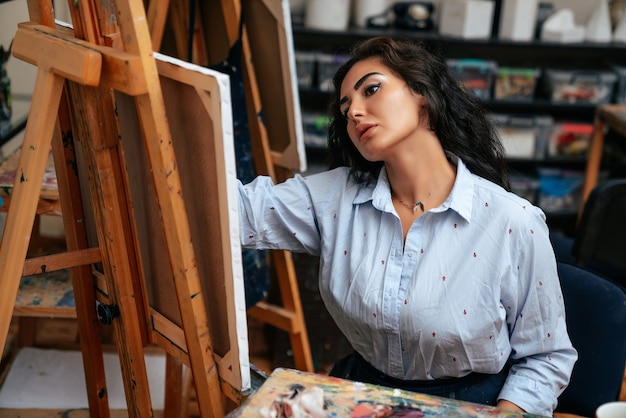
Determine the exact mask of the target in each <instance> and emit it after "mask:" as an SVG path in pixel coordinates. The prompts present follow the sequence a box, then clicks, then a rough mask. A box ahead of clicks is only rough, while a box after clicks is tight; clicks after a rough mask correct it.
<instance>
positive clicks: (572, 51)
mask: <svg viewBox="0 0 626 418" xmlns="http://www.w3.org/2000/svg"><path fill="white" fill-rule="evenodd" d="M292 32H293V38H294V43H295V45H297V48H299V49H308V50H313V49H320V50H323V51H326V52H331V53H343V52H346V51H347V50H348V49H349V48H350V47H351V46H352V45H353V44H354V43H356V42H358V41H361V40H364V39H367V38H370V37H373V36H391V37H395V38H409V39H416V40H423V41H425V42H426V43H428V44H430V45H432V46H433V47H435V48H438V49H439V50H440V51H441V52H442V53H444V54H445V55H447V56H450V57H452V56H455V57H464V56H465V57H468V58H469V57H473V58H482V59H493V58H494V57H498V61H501V62H506V63H509V65H510V64H514V63H521V62H524V63H537V62H542V63H550V64H551V65H555V66H558V65H559V64H562V63H564V62H565V63H567V66H568V67H570V66H571V65H572V63H573V62H576V63H578V64H579V65H581V66H583V68H585V67H589V66H590V65H598V64H601V63H605V62H608V61H609V60H607V57H609V56H610V61H615V60H619V61H620V62H626V44H625V43H619V42H610V43H593V42H579V43H555V42H541V41H530V42H517V41H510V40H502V39H497V38H489V39H462V38H454V37H449V36H443V35H440V34H439V33H436V32H420V31H406V30H399V29H362V28H350V29H348V30H347V31H345V32H339V31H326V30H319V29H308V28H305V27H303V26H293V28H292ZM617 57H619V59H618V58H617Z"/></svg>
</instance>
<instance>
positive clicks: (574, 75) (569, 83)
mask: <svg viewBox="0 0 626 418" xmlns="http://www.w3.org/2000/svg"><path fill="white" fill-rule="evenodd" d="M616 81H617V74H615V73H614V72H612V71H564V70H556V69H547V70H546V82H547V89H548V93H549V95H550V97H551V99H552V101H553V102H554V103H593V104H601V103H608V102H610V101H611V99H612V96H613V90H614V88H615V82H616Z"/></svg>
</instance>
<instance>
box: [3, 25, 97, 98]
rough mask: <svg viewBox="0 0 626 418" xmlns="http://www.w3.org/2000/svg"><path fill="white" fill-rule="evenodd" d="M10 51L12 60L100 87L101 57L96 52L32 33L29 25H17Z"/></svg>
mask: <svg viewBox="0 0 626 418" xmlns="http://www.w3.org/2000/svg"><path fill="white" fill-rule="evenodd" d="M41 28H45V27H44V26H41ZM46 29H47V30H52V29H51V28H46ZM12 51H13V55H14V56H15V57H16V58H19V59H21V60H24V61H26V62H29V63H31V64H33V65H36V66H38V67H39V68H44V69H47V70H48V71H50V72H52V73H55V74H58V75H59V76H61V77H63V78H67V79H69V80H72V81H75V82H77V83H81V84H84V85H87V86H97V85H98V84H99V83H100V72H101V68H102V56H101V55H100V53H99V52H98V51H94V50H92V49H90V48H86V47H85V45H81V44H77V43H72V42H67V39H63V38H59V37H55V36H51V35H50V34H49V33H47V31H46V30H42V31H36V30H33V26H32V25H28V24H20V25H19V27H18V29H17V32H16V33H15V38H14V39H13V47H12Z"/></svg>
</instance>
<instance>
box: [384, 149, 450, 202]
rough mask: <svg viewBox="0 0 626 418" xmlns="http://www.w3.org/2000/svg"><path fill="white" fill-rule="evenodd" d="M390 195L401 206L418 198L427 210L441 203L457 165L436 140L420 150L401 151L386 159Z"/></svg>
mask: <svg viewBox="0 0 626 418" xmlns="http://www.w3.org/2000/svg"><path fill="white" fill-rule="evenodd" d="M385 167H386V170H387V175H388V178H389V184H390V186H391V193H392V197H394V198H396V199H397V200H398V201H400V202H401V203H402V204H403V206H406V205H414V204H416V203H417V202H421V204H422V205H423V209H424V210H425V211H426V210H428V209H431V208H433V207H437V206H439V205H441V204H442V203H443V202H444V201H445V200H446V198H447V197H448V195H449V194H450V192H451V190H452V187H453V186H454V181H455V179H456V167H455V166H454V165H453V164H451V163H450V161H448V159H447V157H446V154H445V152H444V151H443V149H442V148H441V146H440V145H439V142H438V141H437V144H436V145H435V146H432V147H420V149H419V152H415V153H410V152H409V153H404V154H402V155H399V156H398V158H397V159H395V160H393V161H389V162H385Z"/></svg>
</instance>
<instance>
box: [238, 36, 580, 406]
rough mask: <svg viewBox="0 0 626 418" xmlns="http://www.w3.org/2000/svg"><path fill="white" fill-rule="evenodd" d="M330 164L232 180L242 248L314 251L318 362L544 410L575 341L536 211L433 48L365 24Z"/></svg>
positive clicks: (564, 374)
mask: <svg viewBox="0 0 626 418" xmlns="http://www.w3.org/2000/svg"><path fill="white" fill-rule="evenodd" d="M334 86H335V94H334V97H333V100H332V102H331V105H330V111H331V113H332V117H333V119H332V122H331V125H330V129H329V148H330V156H331V163H330V165H331V170H330V171H327V172H324V173H319V174H315V175H311V176H308V177H306V178H304V177H301V176H298V175H296V176H295V177H294V178H293V179H290V180H288V181H286V182H284V183H282V184H280V185H273V184H272V182H271V180H270V179H268V178H265V177H260V178H257V179H255V180H254V181H253V182H251V183H250V184H248V185H246V186H242V185H240V188H239V190H240V193H239V195H240V210H241V237H242V244H243V245H244V246H245V247H253V248H280V249H287V250H291V251H303V252H308V253H311V254H315V255H318V256H319V257H320V273H319V285H320V292H321V295H322V298H323V300H324V303H325V305H326V308H327V309H328V311H329V312H330V314H331V315H332V317H333V319H334V320H335V322H336V323H337V325H338V327H339V328H340V329H341V331H342V332H343V333H344V334H345V336H346V338H347V339H348V341H349V342H350V343H351V345H352V347H353V348H354V350H355V352H354V353H353V354H352V355H350V356H349V357H347V358H346V359H343V360H341V361H339V362H338V363H337V364H336V365H335V367H334V368H333V370H332V371H331V375H335V376H340V377H344V378H349V379H354V380H360V381H364V382H368V383H376V384H382V385H385V386H392V387H398V388H403V389H408V390H414V391H418V392H423V393H430V394H434V395H439V396H448V397H454V398H457V399H462V400H467V401H472V402H478V403H482V404H489V405H497V406H498V407H500V408H503V409H509V410H515V411H526V412H530V413H537V414H543V415H552V412H553V409H554V408H555V406H556V402H557V396H558V395H559V394H560V393H561V392H562V390H563V389H564V388H565V387H566V386H567V384H568V382H569V377H570V374H571V371H572V367H573V364H574V362H575V360H576V358H577V353H576V351H575V350H574V348H573V347H572V345H571V343H570V340H569V337H568V335H567V330H566V326H565V318H564V308H563V300H562V296H561V290H560V285H559V279H558V276H557V271H556V263H555V257H554V253H553V251H552V247H551V245H550V241H549V239H548V229H547V226H546V223H545V216H544V214H543V212H542V211H541V210H540V209H538V208H536V207H534V206H533V205H531V204H530V203H529V202H528V201H526V200H523V199H522V198H520V197H518V196H516V195H514V194H512V193H510V192H509V191H507V189H508V179H507V174H506V166H505V162H504V157H503V150H502V146H501V144H500V142H499V140H498V137H497V135H496V133H495V130H494V128H493V126H492V125H491V123H490V121H489V118H488V115H487V114H486V113H485V111H484V110H483V108H482V107H481V106H480V104H479V103H478V101H477V99H475V98H474V96H473V95H472V94H471V93H468V92H466V91H465V90H464V89H463V88H462V86H461V85H460V83H459V82H458V80H457V79H456V78H455V77H454V75H453V73H452V72H451V71H450V70H449V69H448V67H447V65H446V63H445V61H444V60H443V59H442V58H441V57H439V56H436V55H434V54H432V53H430V52H428V51H427V49H426V48H425V47H423V46H421V45H419V44H414V43H411V42H408V41H399V40H393V39H389V38H373V39H369V40H366V41H364V42H362V43H361V44H359V45H357V46H356V47H355V48H354V50H353V51H352V59H351V60H350V61H348V62H347V63H346V64H345V65H343V66H342V67H341V68H340V69H339V70H338V71H337V73H336V75H335V77H334Z"/></svg>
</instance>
